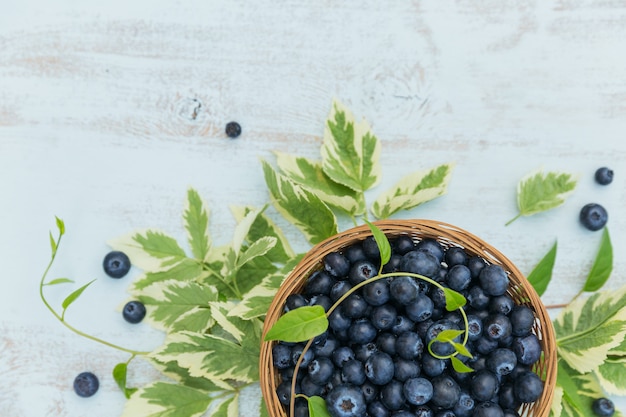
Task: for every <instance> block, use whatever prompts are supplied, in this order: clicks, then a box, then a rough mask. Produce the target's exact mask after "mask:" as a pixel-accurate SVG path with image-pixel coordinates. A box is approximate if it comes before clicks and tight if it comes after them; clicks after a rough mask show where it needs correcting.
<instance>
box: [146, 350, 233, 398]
mask: <svg viewBox="0 0 626 417" xmlns="http://www.w3.org/2000/svg"><path fill="white" fill-rule="evenodd" d="M146 359H148V360H149V361H150V363H151V364H152V365H153V366H154V367H155V368H156V369H158V370H159V371H160V372H161V373H162V374H163V375H164V376H166V377H168V378H170V379H172V380H174V381H176V382H177V383H178V384H179V385H184V386H186V387H189V388H194V389H197V390H200V391H205V392H207V393H212V392H215V391H221V390H226V391H232V390H234V389H235V388H234V387H232V386H231V385H229V384H228V383H226V382H225V381H220V383H219V385H217V384H215V383H214V382H212V381H211V380H209V379H208V378H205V377H204V376H191V374H190V373H189V369H187V368H183V367H182V366H180V365H179V364H178V362H176V361H175V360H169V361H161V360H159V359H158V358H156V357H154V356H148V357H146Z"/></svg>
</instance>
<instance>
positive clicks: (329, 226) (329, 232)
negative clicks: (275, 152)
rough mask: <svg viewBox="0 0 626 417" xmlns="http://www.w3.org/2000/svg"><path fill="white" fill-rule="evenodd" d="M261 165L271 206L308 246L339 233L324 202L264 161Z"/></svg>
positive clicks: (331, 213) (334, 220)
mask: <svg viewBox="0 0 626 417" xmlns="http://www.w3.org/2000/svg"><path fill="white" fill-rule="evenodd" d="M261 162H262V165H263V172H264V174H265V182H266V184H267V187H268V189H269V192H270V194H271V196H272V203H273V204H274V207H275V208H276V210H278V212H279V213H280V214H281V215H282V216H284V217H285V218H286V219H287V220H288V221H290V222H291V223H293V224H294V225H295V226H296V227H297V228H298V229H300V230H301V231H302V233H304V235H305V237H306V239H307V240H308V241H309V242H310V243H311V244H316V243H319V242H321V241H322V240H324V239H326V238H328V237H330V236H333V235H335V234H337V233H338V229H337V219H336V218H335V215H334V214H333V212H332V211H331V210H330V209H329V208H328V206H327V205H326V203H324V202H323V201H322V200H320V198H319V197H317V196H316V195H315V194H313V193H312V192H310V191H308V190H306V189H305V188H303V187H301V186H300V185H298V184H296V183H295V182H293V181H292V180H290V179H289V178H287V177H285V176H283V175H280V174H278V173H277V172H276V171H275V170H274V169H273V168H272V167H271V166H270V165H269V164H268V163H267V162H265V161H261Z"/></svg>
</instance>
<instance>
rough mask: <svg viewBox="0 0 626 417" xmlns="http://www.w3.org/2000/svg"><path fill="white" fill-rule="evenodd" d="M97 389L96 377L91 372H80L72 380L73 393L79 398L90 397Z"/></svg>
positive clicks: (98, 385) (98, 384)
mask: <svg viewBox="0 0 626 417" xmlns="http://www.w3.org/2000/svg"><path fill="white" fill-rule="evenodd" d="M99 387H100V382H99V381H98V377H97V376H95V375H94V374H93V373H91V372H81V373H80V374H78V375H77V376H76V378H74V391H75V392H76V394H77V395H78V396H80V397H91V396H92V395H94V394H95V393H96V392H98V388H99Z"/></svg>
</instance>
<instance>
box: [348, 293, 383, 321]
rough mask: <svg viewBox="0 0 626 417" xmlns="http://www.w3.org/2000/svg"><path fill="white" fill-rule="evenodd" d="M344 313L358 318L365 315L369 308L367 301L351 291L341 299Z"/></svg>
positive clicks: (352, 317)
mask: <svg viewBox="0 0 626 417" xmlns="http://www.w3.org/2000/svg"><path fill="white" fill-rule="evenodd" d="M341 305H342V307H343V312H344V314H345V315H346V316H347V317H349V318H351V319H359V318H361V317H364V316H365V313H366V312H367V310H368V308H369V304H368V303H367V301H365V300H364V299H363V297H361V296H360V295H358V294H355V293H352V294H350V295H349V296H348V298H346V299H345V300H343V301H342V304H341ZM394 318H395V317H394Z"/></svg>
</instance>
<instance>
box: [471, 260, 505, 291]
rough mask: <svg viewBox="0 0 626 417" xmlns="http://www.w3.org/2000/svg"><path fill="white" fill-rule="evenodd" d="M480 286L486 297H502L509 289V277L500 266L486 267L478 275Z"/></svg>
mask: <svg viewBox="0 0 626 417" xmlns="http://www.w3.org/2000/svg"><path fill="white" fill-rule="evenodd" d="M478 280H479V281H480V286H481V287H483V290H485V293H486V294H487V295H491V296H494V295H502V294H504V293H505V292H506V290H507V289H508V288H509V277H508V276H507V274H506V271H505V270H504V268H502V267H501V266H500V265H487V266H485V267H484V268H483V270H482V271H480V275H478Z"/></svg>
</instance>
